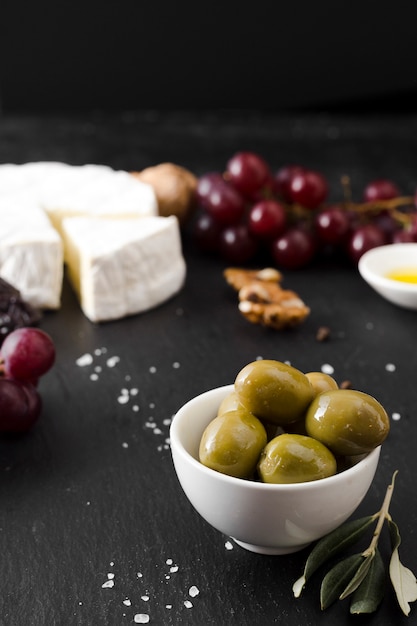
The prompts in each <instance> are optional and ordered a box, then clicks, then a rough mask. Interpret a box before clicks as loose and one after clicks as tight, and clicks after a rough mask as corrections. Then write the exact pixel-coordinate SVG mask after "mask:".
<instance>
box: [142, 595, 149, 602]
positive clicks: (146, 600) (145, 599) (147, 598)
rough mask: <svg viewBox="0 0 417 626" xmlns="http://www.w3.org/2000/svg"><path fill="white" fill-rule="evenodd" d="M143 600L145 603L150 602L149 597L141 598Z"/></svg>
mask: <svg viewBox="0 0 417 626" xmlns="http://www.w3.org/2000/svg"><path fill="white" fill-rule="evenodd" d="M141 599H142V600H143V601H144V602H148V600H149V596H141Z"/></svg>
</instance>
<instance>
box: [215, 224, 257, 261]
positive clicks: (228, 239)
mask: <svg viewBox="0 0 417 626" xmlns="http://www.w3.org/2000/svg"><path fill="white" fill-rule="evenodd" d="M219 250H220V254H221V255H222V257H223V258H224V259H226V260H227V261H229V262H230V263H236V264H240V263H246V262H247V261H250V260H251V259H252V258H253V257H254V256H255V254H256V251H257V244H256V242H255V240H254V238H253V237H252V236H251V234H250V233H249V231H248V229H247V227H246V226H245V225H243V224H239V225H237V226H229V227H228V228H225V229H224V230H223V231H222V233H221V235H220V243H219Z"/></svg>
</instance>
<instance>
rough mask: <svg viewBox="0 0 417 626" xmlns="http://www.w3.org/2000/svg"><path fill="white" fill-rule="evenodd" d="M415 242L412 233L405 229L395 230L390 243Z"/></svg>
mask: <svg viewBox="0 0 417 626" xmlns="http://www.w3.org/2000/svg"><path fill="white" fill-rule="evenodd" d="M415 241H416V240H415V239H414V237H413V234H412V232H411V231H410V230H407V229H405V228H400V229H399V230H397V231H396V232H395V233H394V234H393V236H392V239H391V243H414V242H415Z"/></svg>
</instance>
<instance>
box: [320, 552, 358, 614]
mask: <svg viewBox="0 0 417 626" xmlns="http://www.w3.org/2000/svg"><path fill="white" fill-rule="evenodd" d="M364 559H365V557H364V556H363V555H362V554H353V555H351V556H348V557H347V558H345V559H343V560H342V561H339V563H337V564H336V565H335V566H334V567H333V568H332V569H331V570H330V571H329V572H328V573H327V574H326V576H325V577H324V578H323V582H322V583H321V588H320V604H321V608H322V609H323V610H325V609H327V608H328V607H329V606H330V605H331V604H333V602H335V601H336V600H339V598H340V595H341V594H342V593H343V591H344V590H345V589H346V587H347V585H348V584H349V583H350V581H351V580H352V578H354V576H355V575H356V573H357V571H358V569H359V568H360V567H361V565H362V563H363V562H364Z"/></svg>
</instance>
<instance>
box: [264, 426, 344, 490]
mask: <svg viewBox="0 0 417 626" xmlns="http://www.w3.org/2000/svg"><path fill="white" fill-rule="evenodd" d="M336 471H337V463H336V459H335V457H334V456H333V454H332V453H331V452H330V450H329V449H328V448H326V446H324V445H323V444H322V443H320V441H317V440H316V439H312V437H307V436H305V435H292V434H287V433H285V434H284V435H279V436H278V437H275V439H272V441H270V442H269V443H268V444H267V445H266V446H265V448H264V449H263V451H262V454H261V458H260V460H259V463H258V472H259V476H260V478H261V480H262V481H263V482H265V483H275V484H278V483H279V484H292V483H303V482H310V481H312V480H319V479H321V478H327V477H328V476H333V475H334V474H336Z"/></svg>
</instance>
